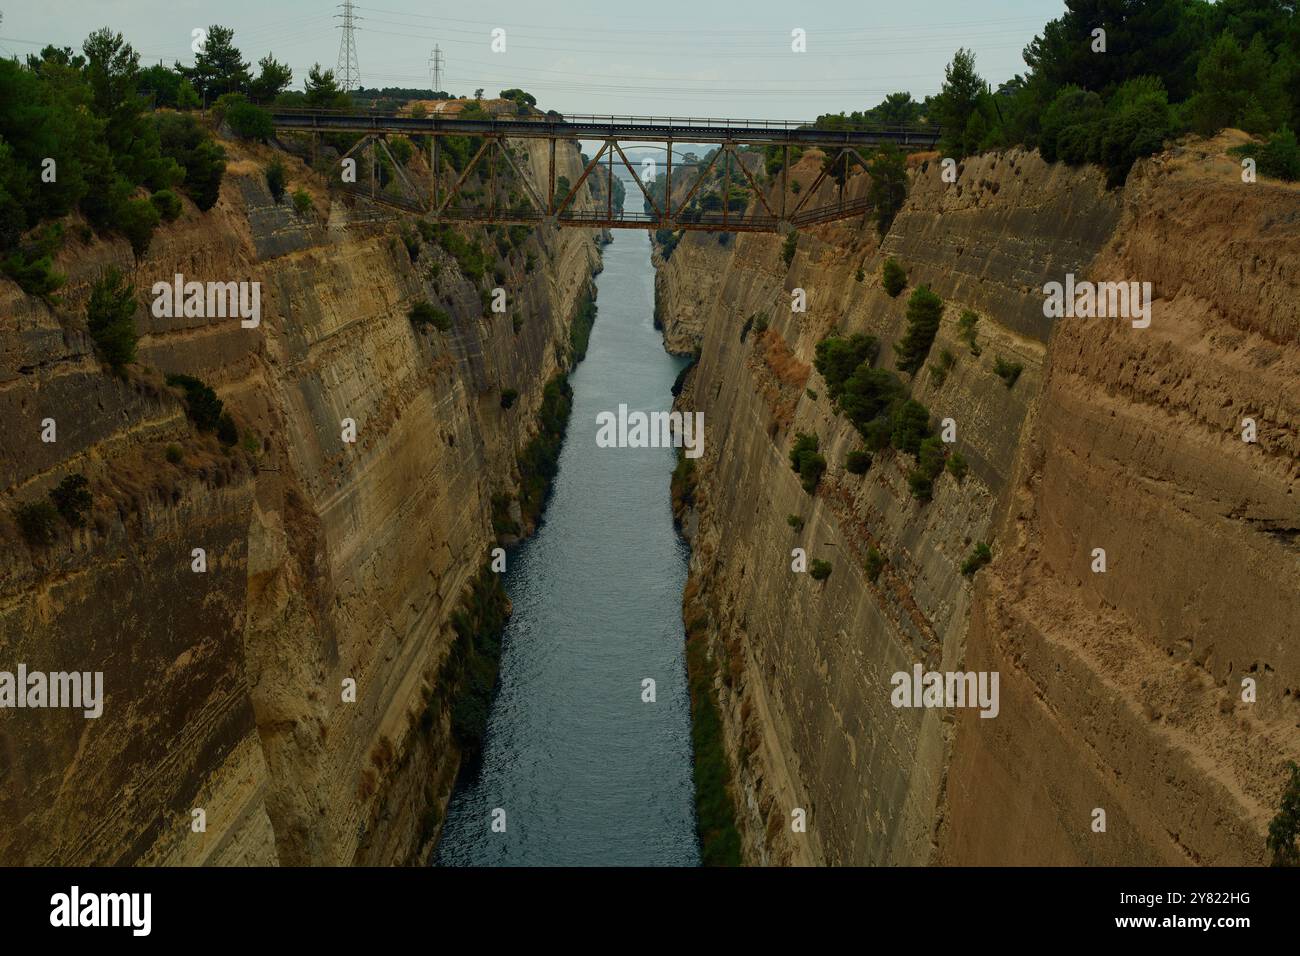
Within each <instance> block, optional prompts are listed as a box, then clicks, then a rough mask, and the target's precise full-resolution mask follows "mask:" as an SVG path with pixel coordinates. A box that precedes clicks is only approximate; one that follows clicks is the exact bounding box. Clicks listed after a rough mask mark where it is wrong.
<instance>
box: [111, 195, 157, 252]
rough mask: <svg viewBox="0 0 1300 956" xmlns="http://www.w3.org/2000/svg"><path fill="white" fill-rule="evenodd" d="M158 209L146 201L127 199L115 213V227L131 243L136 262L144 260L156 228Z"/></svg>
mask: <svg viewBox="0 0 1300 956" xmlns="http://www.w3.org/2000/svg"><path fill="white" fill-rule="evenodd" d="M160 218H161V217H160V216H159V215H158V209H157V207H156V206H154V204H153V203H151V202H150V201H149V200H147V199H128V200H127V201H126V202H124V203H123V204H122V205H121V207H120V208H119V209H118V211H117V227H118V229H120V230H121V231H122V235H124V236H126V238H127V239H128V240H129V241H130V243H131V251H132V252H133V253H135V258H136V260H137V261H139V260H140V259H143V258H144V254H145V253H146V252H148V251H149V244H150V243H151V242H153V234H154V230H155V229H157V228H158V220H159V219H160Z"/></svg>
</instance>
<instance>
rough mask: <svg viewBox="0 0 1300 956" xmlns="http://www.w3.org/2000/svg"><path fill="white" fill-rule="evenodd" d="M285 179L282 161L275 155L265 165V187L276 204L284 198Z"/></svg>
mask: <svg viewBox="0 0 1300 956" xmlns="http://www.w3.org/2000/svg"><path fill="white" fill-rule="evenodd" d="M285 179H286V174H285V171H284V163H282V162H280V157H279V156H277V157H275V159H273V160H271V165H270V166H267V167H266V188H267V191H268V192H270V194H271V198H272V199H273V200H275V204H276V205H277V206H278V205H280V200H281V199H283V198H284V186H285Z"/></svg>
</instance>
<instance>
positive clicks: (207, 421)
mask: <svg viewBox="0 0 1300 956" xmlns="http://www.w3.org/2000/svg"><path fill="white" fill-rule="evenodd" d="M167 384H168V385H171V386H174V387H177V388H180V389H183V390H184V392H185V412H186V414H187V415H189V417H190V421H192V422H194V427H195V428H197V429H198V430H199V431H201V432H211V431H216V429H217V426H218V425H220V424H221V411H222V402H221V399H219V398H217V393H216V392H214V391H213V390H212V388H211V387H210V386H208V385H205V384H204V383H203V382H202V381H200V380H199V379H197V378H195V377H194V376H193V375H181V374H172V375H168V376H167Z"/></svg>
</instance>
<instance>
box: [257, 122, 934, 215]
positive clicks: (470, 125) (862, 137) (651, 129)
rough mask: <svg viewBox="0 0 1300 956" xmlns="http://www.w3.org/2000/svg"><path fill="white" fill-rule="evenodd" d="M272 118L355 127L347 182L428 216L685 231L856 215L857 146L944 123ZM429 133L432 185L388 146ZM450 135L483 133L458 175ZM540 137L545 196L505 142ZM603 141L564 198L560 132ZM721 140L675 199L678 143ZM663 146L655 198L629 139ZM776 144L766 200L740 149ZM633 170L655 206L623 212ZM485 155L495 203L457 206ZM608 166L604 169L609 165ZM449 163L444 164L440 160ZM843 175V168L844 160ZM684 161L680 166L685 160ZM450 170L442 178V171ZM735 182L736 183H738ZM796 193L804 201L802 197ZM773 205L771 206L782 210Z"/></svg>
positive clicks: (316, 131) (928, 141)
mask: <svg viewBox="0 0 1300 956" xmlns="http://www.w3.org/2000/svg"><path fill="white" fill-rule="evenodd" d="M272 122H273V124H274V127H275V129H276V130H277V131H279V132H286V133H306V134H311V135H312V137H313V142H315V140H316V138H317V137H318V136H320V135H322V134H340V133H341V134H349V135H357V136H358V137H359V138H358V140H357V142H356V143H355V144H354V145H353V146H352V148H351V149H349V150H348V152H347V153H346V154H345V155H344V158H347V157H349V156H352V155H353V154H357V153H362V152H364V151H366V150H369V152H370V154H371V163H370V171H371V172H370V188H369V190H366V189H365V187H364V185H358V186H356V187H354V188H353V189H352V190H351V191H352V192H354V193H357V194H360V195H367V194H368V196H369V198H370V199H372V200H373V201H375V202H377V203H383V204H386V205H390V206H396V207H398V208H401V209H405V210H407V211H410V212H414V213H418V214H421V215H427V216H429V217H431V218H432V219H433V220H434V221H435V222H453V221H458V222H471V223H501V224H505V225H538V224H546V225H557V226H579V227H585V228H604V229H689V230H704V231H712V232H780V233H785V232H789V231H790V230H792V229H797V228H799V227H801V226H809V225H815V224H817V223H823V222H831V221H833V220H837V219H848V218H850V217H853V216H857V215H861V214H863V213H866V212H867V211H869V209H870V203H869V202H868V201H867V200H865V199H850V200H845V198H844V182H845V180H847V178H848V172H849V166H850V164H851V163H856V164H858V165H861V166H863V167H864V168H865V167H866V165H867V161H866V159H864V157H863V155H862V152H861V150H870V149H873V148H876V147H879V146H882V145H886V144H892V145H895V146H898V147H900V148H902V149H904V150H905V151H906V150H922V149H931V148H933V147H934V146H935V145H936V144H937V143H938V141H939V137H940V134H941V130H939V129H938V128H937V127H910V128H904V127H887V128H886V127H882V128H880V129H872V130H824V129H816V128H814V127H813V125H812V124H811V123H804V122H795V121H779V120H778V121H773V120H737V119H696V118H675V117H646V116H586V115H566V116H561V115H560V114H557V113H550V114H547V115H546V116H545V117H535V118H498V117H491V118H475V119H461V118H458V117H443V116H437V115H433V116H426V117H421V118H416V117H413V116H397V115H393V114H377V113H338V112H327V111H302V110H280V111H275V112H273V113H272ZM394 135H396V136H427V137H428V138H429V168H430V170H431V179H432V184H431V187H425V188H423V189H422V188H420V187H419V186H417V185H416V184H415V183H414V182H412V180H411V178H410V176H408V174H407V172H406V171H405V170H404V169H403V168H402V164H401V163H399V162H397V161H396V160H395V159H394V158H393V155H392V152H391V151H390V150H389V148H388V143H387V140H388V137H390V136H394ZM449 136H456V137H475V138H477V139H478V140H479V145H478V149H477V151H476V152H475V153H474V155H473V158H472V159H470V161H469V162H468V163H466V165H465V168H464V169H463V170H461V171H460V172H459V174H458V175H457V173H456V171H455V170H454V169H452V168H451V167H450V165H449V164H447V163H446V162H445V157H444V156H443V155H442V154H443V152H445V148H444V146H443V142H442V141H443V140H444V139H445V138H446V137H449ZM517 139H544V140H547V141H548V142H549V143H550V150H549V168H548V175H547V188H546V195H545V196H543V195H540V194H539V193H538V191H537V190H536V189H535V188H534V187H533V185H532V183H531V182H530V181H529V180H528V179H527V177H525V176H524V175H523V174H522V172H521V171H520V169H519V167H518V166H517V165H516V163H515V158H514V157H513V156H512V155H511V153H510V150H509V148H507V145H506V141H507V140H517ZM577 140H587V141H595V142H599V143H600V144H601V146H600V149H599V150H598V151H597V152H596V154H595V156H593V157H592V158H591V159H590V160H588V161H587V162H586V164H585V166H584V168H583V171H582V176H581V177H580V178H579V179H578V181H577V182H576V183H573V184H572V185H571V186H570V187H569V189H568V190H567V192H564V193H563V194H562V195H561V194H557V192H556V174H555V144H556V143H557V142H560V141H566V142H573V141H577ZM675 142H679V143H692V144H696V143H699V144H717V146H718V147H719V148H718V149H717V150H716V151H715V152H714V154H713V156H712V158H711V159H710V160H709V162H707V163H700V164H698V168H699V173H698V175H697V176H696V177H695V181H694V183H693V184H692V186H691V188H690V190H689V191H688V192H687V193H686V194H685V195H684V196H683V197H682V198H681V199H680V200H678V201H676V202H674V200H673V198H672V181H673V144H674V143H675ZM642 143H649V144H656V145H657V144H666V158H665V162H664V164H663V176H664V192H663V196H662V197H660V199H658V200H656V199H655V198H654V197H653V196H652V194H651V190H649V189H648V188H647V183H646V182H643V181H642V178H641V176H639V175H638V174H637V170H636V168H635V167H634V165H633V163H632V162H629V161H628V158H627V154H626V153H625V152H624V151H623V147H624V145H625V144H642ZM741 146H757V147H777V148H779V149H781V150H782V151H783V158H784V162H783V163H782V166H781V174H780V190H779V194H778V195H779V198H775V199H774V200H772V201H771V202H769V197H768V196H767V194H766V193H765V191H764V190H763V189H762V187H761V186H760V185H759V184H758V183H757V182H756V181H755V179H754V177H753V175H752V174H751V173H750V172H749V171H748V170H746V169H745V165H744V162H743V160H742V158H741V156H740V154H739V153H738V152H737V147H741ZM792 147H798V148H803V149H808V148H816V149H819V150H821V151H822V152H823V153H825V154H826V156H827V158H828V160H829V162H826V163H824V164H823V167H822V170H821V172H820V174H819V175H818V177H817V179H816V180H815V181H814V182H813V184H812V186H811V187H810V188H808V189H806V190H803V196H802V197H799V196H797V195H792V194H791V193H790V190H789V189H788V188H787V185H788V184H787V181H786V179H787V176H788V175H789V169H790V150H791V148H792ZM381 153H382V154H383V155H384V156H386V157H387V159H388V162H389V163H390V164H391V166H392V169H394V170H395V171H396V174H397V179H398V180H399V181H400V182H401V184H402V185H403V186H404V187H405V189H406V192H407V193H408V194H409V195H407V196H402V197H397V196H392V195H387V194H385V193H382V192H380V191H379V189H378V188H377V183H376V174H375V169H376V166H377V161H378V158H379V154H381ZM497 158H504V160H505V161H506V164H507V165H508V167H509V168H510V169H511V170H512V171H513V172H514V174H515V176H516V177H517V178H518V181H519V182H520V183H521V184H522V186H523V188H524V192H525V194H526V199H527V203H526V204H524V203H516V204H515V205H514V206H512V207H509V208H502V207H503V206H505V204H503V203H500V202H499V201H498V197H497V166H498V163H497V162H496V159H497ZM616 159H617V161H618V163H619V165H621V166H622V167H624V168H626V169H627V171H628V173H630V175H631V177H632V180H633V181H634V182H635V183H636V185H637V186H638V187H639V188H640V190H641V192H642V193H643V194H644V196H645V198H646V203H647V205H648V206H649V207H650V209H651V210H652V211H651V212H648V213H642V212H625V211H624V210H621V209H615V208H614V166H615V161H616ZM720 159H721V160H722V169H723V172H722V175H721V178H722V181H723V191H722V197H723V200H722V203H721V208H720V209H718V210H708V211H703V210H699V209H687V206H688V204H689V203H690V202H691V200H692V199H693V198H694V197H695V194H696V192H697V191H698V190H699V188H700V186H701V185H702V184H703V183H704V182H705V181H706V179H708V177H709V173H710V172H711V171H712V170H713V169H714V168H716V167H717V166H718V161H719V160H720ZM485 160H486V162H487V166H488V168H489V172H488V177H489V179H490V187H489V189H488V196H487V204H486V205H485V206H482V205H481V206H473V207H468V208H466V207H463V206H460V205H453V204H454V203H456V201H457V200H458V199H459V200H461V201H462V202H463V201H464V200H465V198H466V195H465V189H464V187H465V184H466V183H467V182H468V180H469V178H470V174H471V173H472V172H473V171H474V170H475V169H476V168H478V167H479V166H480V164H482V163H483V162H484V161H485ZM602 166H603V169H602ZM444 167H445V169H444ZM837 167H838V169H839V175H836V174H835V171H836V168H837ZM679 168H680V164H679ZM733 170H734V171H735V172H738V173H739V174H740V176H741V177H742V178H743V179H744V180H745V181H747V183H748V186H749V187H750V189H752V190H753V193H754V196H755V197H756V198H757V199H758V202H759V206H760V207H761V208H759V209H757V210H756V211H754V212H736V211H735V210H733V209H732V208H731V202H730V199H731V195H732V194H731V185H732V173H733ZM593 174H595V175H596V176H600V175H602V174H603V175H604V177H605V178H606V180H607V183H606V186H607V188H606V189H605V203H604V206H605V208H604V209H603V210H599V209H597V210H578V209H575V208H574V205H573V201H574V197H576V196H577V195H578V191H579V190H580V189H581V188H582V184H583V183H585V182H586V181H587V179H588V177H590V176H592V175H593ZM828 175H830V176H831V177H832V179H833V180H834V181H835V182H837V183H838V193H837V196H836V197H835V199H834V200H833V201H831V202H822V203H821V204H818V203H817V202H816V201H815V199H816V197H817V194H818V189H819V187H820V186H821V185H822V181H823V180H824V179H826V178H827V176H828ZM444 177H445V178H444ZM737 185H739V183H738V184H737ZM796 199H797V200H798V201H797V202H796V201H795V200H796ZM774 206H775V208H774Z"/></svg>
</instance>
